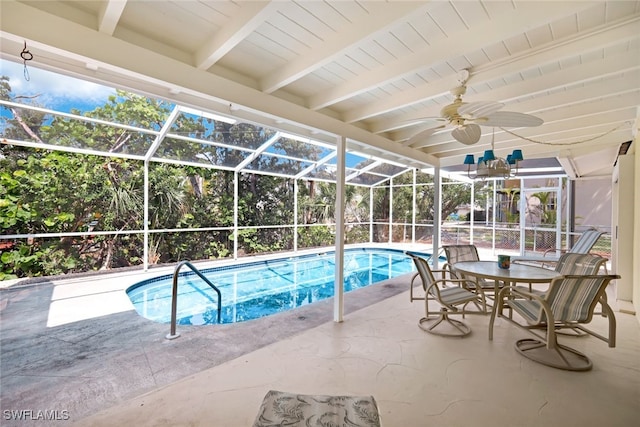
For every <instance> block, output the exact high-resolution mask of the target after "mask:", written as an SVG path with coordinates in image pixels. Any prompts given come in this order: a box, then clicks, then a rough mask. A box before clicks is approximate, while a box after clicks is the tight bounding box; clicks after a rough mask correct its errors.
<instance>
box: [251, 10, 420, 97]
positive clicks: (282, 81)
mask: <svg viewBox="0 0 640 427" xmlns="http://www.w3.org/2000/svg"><path fill="white" fill-rule="evenodd" d="M424 7H425V3H424V2H422V1H420V2H418V1H413V2H393V3H385V2H367V3H366V8H367V9H368V11H369V12H370V13H369V15H368V16H366V17H365V18H363V19H361V20H360V21H359V22H353V23H352V24H351V25H345V26H344V27H342V29H341V30H340V31H338V32H336V33H334V34H333V35H332V36H331V37H329V38H328V39H327V40H325V42H324V43H323V44H322V46H320V47H318V48H315V49H313V50H312V51H310V52H308V53H306V54H305V55H300V56H299V58H298V59H296V60H294V61H289V62H288V63H287V65H285V66H284V67H282V68H280V69H278V70H276V71H275V72H273V73H271V74H269V75H268V76H266V77H264V78H262V79H261V80H260V88H261V90H262V91H263V92H265V93H272V92H274V91H276V90H278V89H280V88H281V87H283V86H286V85H288V84H290V83H293V82H294V81H296V80H298V79H300V78H302V77H304V76H305V75H307V74H309V73H312V72H313V71H315V70H317V69H318V68H320V67H323V66H325V65H327V64H329V63H330V62H331V61H333V60H335V59H336V58H338V57H339V56H341V55H344V54H345V53H346V52H347V51H348V50H349V49H352V48H353V47H354V46H355V45H356V44H358V43H362V42H363V41H365V40H368V39H373V38H374V37H376V36H377V35H378V34H380V33H381V32H384V31H388V29H389V27H391V26H393V25H395V24H397V23H398V21H399V20H406V19H407V15H411V14H414V13H417V12H418V11H420V10H422V9H423V8H424ZM429 7H431V5H429ZM372 29H376V30H375V31H372Z"/></svg>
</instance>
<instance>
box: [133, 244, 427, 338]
mask: <svg viewBox="0 0 640 427" xmlns="http://www.w3.org/2000/svg"><path fill="white" fill-rule="evenodd" d="M424 255H425V256H428V254H424ZM334 257H335V253H334V252H327V253H323V254H318V255H304V256H299V257H293V258H286V259H275V260H270V261H260V262H252V263H249V264H242V265H234V266H225V267H216V268H210V269H203V270H201V272H202V273H203V274H204V275H205V276H206V277H207V279H209V280H210V281H211V282H212V283H213V284H214V285H216V287H218V289H220V292H221V294H222V304H221V305H222V310H221V311H222V315H221V320H220V323H234V322H242V321H246V320H250V319H257V318H260V317H264V316H268V315H270V314H274V313H278V312H281V311H285V310H290V309H293V308H296V307H300V306H303V305H306V304H311V303H314V302H316V301H320V300H323V299H326V298H330V297H332V296H333V290H334V289H333V287H334V278H335V277H334V275H335V273H334V271H335V268H334V267H335V263H334V261H335V258H334ZM412 271H415V267H414V265H413V262H412V260H411V258H409V257H408V256H407V255H405V254H404V253H403V252H402V251H399V250H392V249H348V250H345V257H344V291H345V292H349V291H352V290H354V289H359V288H362V287H365V286H369V285H371V284H373V283H377V282H381V281H383V280H387V279H390V278H392V277H397V276H400V275H403V274H407V273H410V272H412ZM172 283H173V275H165V276H161V277H157V278H154V279H148V280H144V281H142V282H139V283H136V284H134V285H133V286H131V287H129V288H128V289H127V295H128V296H129V298H130V299H131V302H132V303H133V305H134V307H135V309H136V310H137V312H138V314H140V315H141V316H143V317H145V318H147V319H150V320H154V321H156V322H162V323H169V322H170V321H171V290H172ZM217 304H218V297H217V294H216V293H215V291H214V290H213V289H211V287H210V286H209V285H207V284H206V283H205V282H204V280H202V279H201V278H200V277H198V276H197V275H196V274H194V273H193V272H191V271H189V270H187V269H184V272H181V273H180V277H179V279H178V305H177V323H178V324H181V325H205V324H216V323H218V319H217V316H218V312H217V310H218V306H217Z"/></svg>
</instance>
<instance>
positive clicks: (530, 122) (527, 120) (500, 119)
mask: <svg viewBox="0 0 640 427" xmlns="http://www.w3.org/2000/svg"><path fill="white" fill-rule="evenodd" d="M478 123H480V124H481V125H482V126H497V127H505V128H506V127H533V126H540V125H541V124H542V123H544V120H542V119H541V118H539V117H536V116H532V115H531V114H524V113H517V112H515V111H498V112H495V113H493V114H491V115H489V116H487V117H486V119H485V120H483V121H482V122H478Z"/></svg>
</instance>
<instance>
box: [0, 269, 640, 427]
mask: <svg viewBox="0 0 640 427" xmlns="http://www.w3.org/2000/svg"><path fill="white" fill-rule="evenodd" d="M159 273H160V270H154V271H151V272H149V273H147V274H151V275H158V274H159ZM410 277H411V275H406V276H403V277H401V278H397V279H392V280H391V281H388V282H385V283H381V284H377V285H373V286H370V287H367V288H363V289H359V290H357V291H354V292H351V293H348V294H345V313H346V315H345V322H343V323H335V322H333V321H332V317H333V305H332V304H333V302H332V300H325V301H321V302H318V303H316V304H313V305H310V306H305V307H301V308H299V309H296V310H292V311H290V312H285V313H280V314H277V315H274V316H270V317H267V318H263V319H259V320H256V321H249V322H243V323H238V324H232V325H215V326H190V327H188V326H180V325H178V331H179V332H181V334H182V336H181V337H180V338H178V339H176V340H172V341H168V340H165V339H164V336H165V335H166V334H167V333H168V332H169V325H166V324H157V323H154V322H151V321H149V320H146V319H144V318H142V317H140V316H139V315H138V314H137V313H136V312H135V311H134V310H133V308H132V306H131V305H130V303H128V304H129V305H128V309H127V304H125V303H124V302H126V301H128V298H127V299H126V301H124V302H123V300H122V295H121V294H122V293H123V289H126V287H128V286H129V284H133V283H135V282H138V281H140V280H142V279H144V278H146V277H145V274H142V273H139V274H133V275H132V274H131V273H128V274H126V275H121V274H112V275H104V276H103V275H101V276H95V277H94V276H90V277H84V278H77V279H66V280H56V281H53V282H47V283H39V284H33V285H24V286H14V287H12V288H9V289H4V290H3V291H2V301H4V306H3V309H2V310H1V311H0V316H1V318H0V321H1V323H0V325H1V328H2V329H1V332H2V333H1V345H2V347H1V348H0V353H1V363H2V364H1V368H2V377H1V382H2V388H1V392H0V393H1V394H0V397H1V399H2V405H1V409H2V412H1V413H2V414H3V419H2V421H1V422H0V424H2V425H3V426H5V425H6V426H19V427H22V426H31V425H33V426H42V425H60V426H62V425H70V424H73V425H77V426H114V425H135V426H200V425H202V426H205V425H212V426H222V427H227V426H229V427H241V426H250V425H251V423H252V421H253V419H254V417H255V415H256V411H257V410H258V407H259V405H260V401H261V400H262V397H263V396H264V394H265V393H266V392H267V391H268V390H270V389H281V390H284V391H292V392H300V393H308V394H353V395H368V394H373V395H374V396H375V397H376V400H377V401H378V405H379V407H380V413H381V416H382V421H383V425H384V426H387V427H394V426H407V427H414V426H416V427H417V426H421V425H438V426H455V425H463V424H464V425H468V424H469V423H470V422H471V424H473V425H475V426H485V425H486V426H490V425H491V426H514V425H528V426H536V425H545V426H556V425H557V426H565V425H582V426H592V425H593V426H595V425H610V426H627V425H633V423H634V422H635V421H637V419H638V417H639V416H640V409H639V407H638V405H637V402H638V401H640V358H638V354H640V325H639V324H638V320H637V318H636V317H634V316H631V315H627V314H623V313H620V312H618V311H616V319H617V321H618V345H617V347H616V348H613V349H611V348H607V346H606V344H604V343H602V342H600V341H598V340H596V339H594V338H592V337H589V338H584V339H575V338H567V341H570V342H569V343H568V344H569V345H571V346H572V347H575V348H577V349H579V350H580V351H583V352H585V353H586V354H587V355H589V356H590V357H591V358H592V359H593V362H594V369H593V370H592V371H590V372H586V373H575V372H566V371H559V370H556V369H552V368H548V367H545V366H542V365H538V364H535V363H533V362H530V361H528V360H527V359H524V358H522V357H521V356H519V355H518V354H517V353H516V352H515V350H514V349H513V342H514V341H515V339H517V338H520V337H521V335H522V333H521V332H519V331H517V330H516V329H515V328H513V327H512V326H510V325H508V324H506V322H497V324H496V332H495V335H496V336H495V339H494V341H488V340H487V334H486V332H487V325H488V318H487V317H485V316H468V317H467V318H466V319H465V322H467V323H468V324H469V325H470V326H471V327H472V329H473V331H474V332H473V333H472V334H471V335H470V336H469V337H467V338H465V339H447V338H442V337H437V336H432V335H429V334H425V333H424V332H423V331H421V330H420V329H419V328H418V327H417V321H418V319H419V318H420V317H421V316H422V314H423V304H422V303H421V302H419V301H417V302H414V303H413V304H412V303H409V298H408V283H409V279H410ZM125 298H126V296H125ZM594 326H595V328H596V329H599V330H602V329H604V328H606V321H605V320H604V319H602V318H598V319H594ZM7 410H8V411H34V414H35V413H36V411H57V413H56V415H58V417H59V418H61V419H60V420H58V421H54V422H43V421H40V420H26V421H15V420H7V419H6V418H4V414H5V411H7ZM65 417H67V418H68V419H64V418H65Z"/></svg>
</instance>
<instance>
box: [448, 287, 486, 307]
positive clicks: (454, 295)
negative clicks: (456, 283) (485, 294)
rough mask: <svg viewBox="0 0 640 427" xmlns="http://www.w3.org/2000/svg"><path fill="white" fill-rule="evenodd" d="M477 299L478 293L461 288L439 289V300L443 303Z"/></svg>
mask: <svg viewBox="0 0 640 427" xmlns="http://www.w3.org/2000/svg"><path fill="white" fill-rule="evenodd" d="M477 299H478V295H476V294H474V293H473V292H469V291H468V290H466V289H463V288H458V287H452V288H445V289H442V290H440V300H441V301H442V302H443V303H444V304H451V305H456V304H461V303H463V302H467V301H473V300H477Z"/></svg>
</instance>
